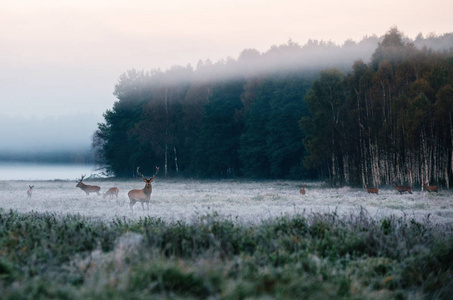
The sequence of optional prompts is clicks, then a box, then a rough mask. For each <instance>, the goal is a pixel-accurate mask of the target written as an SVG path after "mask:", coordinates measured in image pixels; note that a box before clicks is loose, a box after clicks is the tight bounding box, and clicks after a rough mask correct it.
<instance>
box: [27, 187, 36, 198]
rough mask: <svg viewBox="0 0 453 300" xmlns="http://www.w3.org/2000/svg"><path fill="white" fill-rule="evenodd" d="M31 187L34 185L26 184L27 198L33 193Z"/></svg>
mask: <svg viewBox="0 0 453 300" xmlns="http://www.w3.org/2000/svg"><path fill="white" fill-rule="evenodd" d="M33 187H34V185H29V186H28V191H27V195H28V198H31V194H32V193H33Z"/></svg>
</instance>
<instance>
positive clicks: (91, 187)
mask: <svg viewBox="0 0 453 300" xmlns="http://www.w3.org/2000/svg"><path fill="white" fill-rule="evenodd" d="M85 176H86V175H82V177H81V178H80V180H78V181H77V185H76V187H78V188H81V189H82V191H84V192H85V193H87V196H89V195H90V193H96V194H98V196H100V195H101V193H99V191H100V190H101V188H100V187H99V186H97V185H88V184H85V183H83V182H82V181H83V179H84V178H85Z"/></svg>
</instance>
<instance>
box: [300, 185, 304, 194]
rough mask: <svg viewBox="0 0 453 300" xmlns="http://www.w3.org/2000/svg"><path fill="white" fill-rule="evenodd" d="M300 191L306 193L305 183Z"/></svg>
mask: <svg viewBox="0 0 453 300" xmlns="http://www.w3.org/2000/svg"><path fill="white" fill-rule="evenodd" d="M299 193H300V194H301V195H305V184H304V185H303V186H302V188H301V189H300V190H299Z"/></svg>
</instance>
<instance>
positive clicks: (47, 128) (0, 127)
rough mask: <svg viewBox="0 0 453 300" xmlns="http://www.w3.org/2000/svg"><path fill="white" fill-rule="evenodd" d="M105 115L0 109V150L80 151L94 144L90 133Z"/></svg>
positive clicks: (8, 151) (10, 151)
mask: <svg viewBox="0 0 453 300" xmlns="http://www.w3.org/2000/svg"><path fill="white" fill-rule="evenodd" d="M100 121H102V116H99V115H95V114H82V113H75V114H69V112H68V114H67V115H57V116H55V117H52V116H47V117H43V118H38V117H9V116H6V115H2V114H1V113H0V154H2V153H15V154H25V153H39V152H58V151H66V152H81V151H86V150H89V149H90V147H91V136H92V135H93V132H94V130H95V129H96V125H97V123H98V122H100Z"/></svg>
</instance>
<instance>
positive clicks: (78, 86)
mask: <svg viewBox="0 0 453 300" xmlns="http://www.w3.org/2000/svg"><path fill="white" fill-rule="evenodd" d="M389 8H391V9H389ZM451 9H452V3H451V1H447V0H434V1H430V2H429V3H427V2H426V1H421V0H420V1H418V0H417V1H411V2H410V3H409V2H407V1H403V2H401V3H400V2H398V3H395V2H393V1H367V2H363V1H359V0H343V1H337V2H331V1H327V0H322V1H311V0H307V1H295V0H290V1H284V2H283V3H282V2H281V1H246V2H244V1H238V0H231V1H214V2H213V1H208V0H200V1H195V2H187V1H182V0H169V1H160V2H156V1H143V0H132V1H125V0H118V1H105V0H92V1H85V0H79V1H73V0H70V1H63V2H62V1H56V0H44V1H28V0H19V1H2V2H1V3H0V45H1V46H0V90H1V93H0V151H22V152H23V151H27V150H33V151H38V150H39V151H41V150H46V151H47V150H52V149H54V150H58V149H75V148H77V147H80V148H84V147H87V146H89V144H90V137H91V135H92V133H93V132H94V130H96V123H97V122H101V121H102V113H103V112H105V111H106V110H107V109H110V108H111V107H112V105H113V103H114V101H115V100H116V99H115V97H114V96H113V95H112V93H113V91H114V86H115V83H116V82H117V81H118V78H119V76H120V75H121V74H122V73H123V72H125V71H127V70H129V69H132V68H135V69H137V70H145V71H149V70H158V69H160V70H168V69H169V68H171V67H172V66H175V65H179V66H187V65H188V64H190V65H191V66H192V67H193V68H196V67H197V64H198V62H199V61H202V62H204V63H205V64H206V62H207V61H209V62H212V63H213V64H216V63H218V62H222V63H225V64H227V63H228V61H230V60H231V59H233V60H236V59H238V60H243V61H244V63H243V64H242V66H241V67H242V68H244V67H246V68H249V69H250V67H251V66H250V65H253V68H255V70H256V69H258V70H259V69H260V68H267V69H269V68H273V67H277V66H278V67H284V66H294V64H293V62H294V61H293V60H292V58H294V57H292V55H293V54H292V53H293V52H291V51H290V52H288V51H287V50H290V49H289V48H291V46H292V45H293V43H294V44H297V45H298V46H300V47H301V48H303V49H304V51H305V52H304V53H305V56H304V58H303V59H300V58H298V61H297V65H298V66H306V67H310V66H312V65H314V64H317V63H319V62H322V63H323V65H324V66H326V67H328V66H331V65H335V64H336V63H337V62H338V60H339V59H340V58H344V59H345V60H344V62H343V63H344V64H348V63H349V62H350V61H351V60H353V59H360V58H361V59H363V60H365V61H366V60H367V59H368V58H369V56H370V55H371V52H372V50H373V49H374V48H373V47H374V46H375V45H376V40H374V41H372V40H373V39H371V40H368V41H369V42H370V43H369V44H367V45H363V46H367V47H369V48H368V49H366V47H363V48H357V47H356V48H354V47H352V48H348V47H341V48H340V46H343V44H344V43H345V42H347V41H348V39H351V40H349V42H347V43H349V45H352V44H351V41H352V42H353V43H360V41H361V40H362V39H363V37H365V36H369V37H373V34H376V35H377V36H382V35H383V34H385V33H386V31H388V30H389V28H390V27H391V26H398V29H399V30H401V31H402V32H403V33H405V34H407V35H408V36H409V37H410V38H412V39H414V38H415V37H416V36H417V34H419V33H420V32H421V33H423V34H424V35H425V36H427V35H429V34H430V33H434V34H437V35H441V34H444V33H446V32H449V31H450V30H451V28H452V22H451ZM315 40H317V42H316V41H315ZM288 41H291V42H288ZM319 41H324V42H323V43H324V46H326V47H324V48H319V47H313V46H316V43H319ZM288 46H290V47H288ZM310 47H312V50H313V52H312V53H310ZM245 49H252V50H253V51H256V52H257V53H258V54H259V55H260V56H261V57H262V58H264V57H266V61H265V63H263V61H262V60H258V61H256V62H252V61H253V59H250V57H249V58H248V59H246V60H244V58H245V57H246V54H247V53H245V52H243V50H245ZM323 49H330V50H329V51H331V52H329V53H323V51H324V50H323ZM253 51H252V52H249V53H248V54H252V55H253ZM277 53H280V54H279V55H277ZM332 60H335V61H332ZM245 61H246V63H245ZM243 70H244V69H232V70H227V69H223V72H225V73H224V74H223V75H227V76H230V75H232V74H234V73H237V72H241V71H243ZM228 72H229V73H228Z"/></svg>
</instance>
